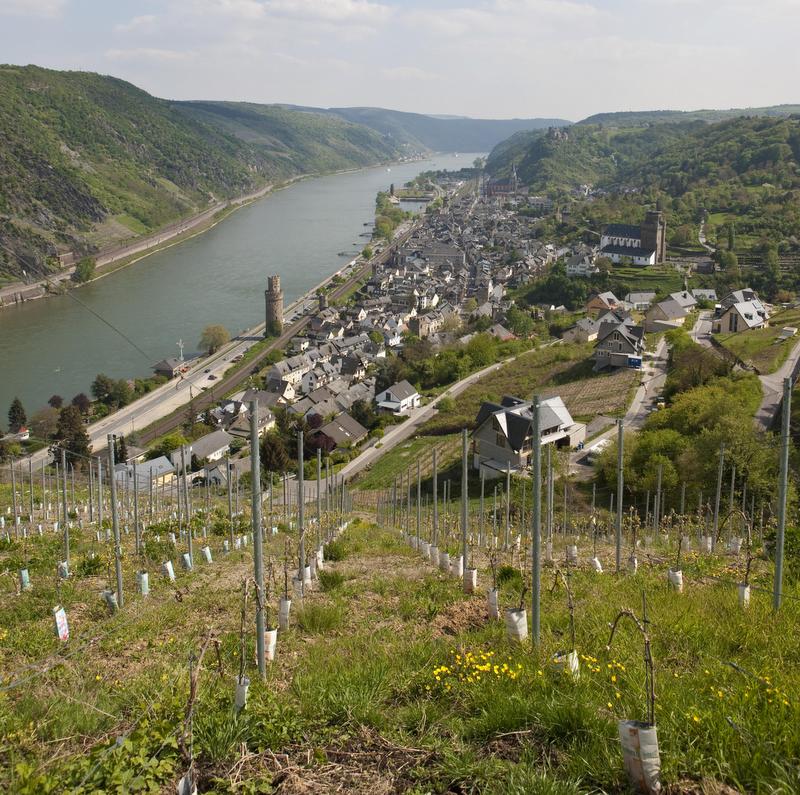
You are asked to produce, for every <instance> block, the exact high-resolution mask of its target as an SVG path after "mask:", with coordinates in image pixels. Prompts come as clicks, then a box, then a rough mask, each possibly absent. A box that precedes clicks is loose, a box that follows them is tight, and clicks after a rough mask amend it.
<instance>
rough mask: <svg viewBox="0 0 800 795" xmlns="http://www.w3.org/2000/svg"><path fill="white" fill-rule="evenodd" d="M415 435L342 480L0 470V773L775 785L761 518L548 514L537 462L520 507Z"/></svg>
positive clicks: (139, 784)
mask: <svg viewBox="0 0 800 795" xmlns="http://www.w3.org/2000/svg"><path fill="white" fill-rule="evenodd" d="M452 447H453V445H452V442H451V441H445V442H443V445H442V449H441V451H439V450H438V449H437V453H440V454H441V458H440V459H439V460H442V461H443V460H450V459H451V457H452V454H453V450H452ZM432 453H433V450H427V449H425V448H424V447H423V448H419V449H416V450H415V452H414V455H415V457H416V461H413V462H409V461H406V462H405V471H403V472H400V471H398V472H397V473H396V474H394V475H393V476H392V475H391V474H390V473H388V472H387V473H386V474H387V477H386V478H385V480H384V488H382V489H373V490H370V491H363V490H362V491H352V492H351V490H350V488H349V487H348V486H347V485H345V484H342V483H340V482H338V481H337V480H336V479H334V478H331V477H329V476H328V475H329V471H328V470H327V468H324V467H322V466H320V467H319V468H318V473H319V479H318V480H316V482H314V481H312V482H311V483H308V484H306V487H305V488H303V489H301V488H300V487H299V485H298V484H297V483H296V481H293V480H292V481H288V482H287V481H286V480H284V482H283V484H281V483H280V482H279V481H277V480H274V479H272V478H270V477H267V478H266V483H265V486H264V488H263V490H261V489H256V493H255V494H253V493H252V490H251V489H250V488H249V486H248V484H247V482H246V481H240V482H238V483H236V484H231V487H230V488H229V489H226V488H224V487H222V486H213V485H209V486H205V484H203V485H200V486H195V487H193V488H191V489H190V488H189V485H188V484H186V483H183V482H181V483H179V482H178V481H174V482H171V483H169V484H161V485H160V486H157V487H154V488H150V489H139V490H138V491H137V490H133V489H130V488H127V486H125V485H123V486H122V487H121V488H116V489H115V491H114V495H113V497H114V498H115V499H112V493H111V488H110V487H111V482H110V481H109V480H108V479H107V478H106V479H105V481H103V478H102V476H99V477H98V475H99V473H94V472H93V470H92V469H90V470H89V471H88V472H87V471H86V469H82V468H81V467H79V466H78V467H76V468H75V470H74V471H70V478H69V480H68V479H67V478H66V477H65V472H64V471H63V470H62V471H61V472H60V473H50V472H45V473H44V476H43V477H42V476H40V474H39V473H32V472H30V473H28V477H27V480H26V471H25V469H24V468H23V467H18V468H17V470H16V471H14V472H13V475H14V477H13V478H11V477H7V476H5V473H4V479H5V480H7V481H11V482H9V483H5V484H4V485H2V486H0V504H1V505H2V512H3V516H2V519H3V521H2V525H3V527H2V528H0V533H2V538H1V539H0V561H2V570H3V573H4V576H3V577H2V579H0V583H2V589H3V591H2V608H1V609H0V665H1V666H2V668H1V669H0V671H1V672H2V683H1V684H0V789H2V790H3V791H8V792H14V793H56V792H71V793H96V792H175V791H176V788H177V791H178V792H181V793H184V792H192V791H194V788H196V791H198V792H215V793H229V792H231V793H232V792H280V793H327V792H334V791H342V792H363V793H367V792H371V793H372V792H381V793H390V792H417V793H424V792H453V793H456V792H461V793H466V792H476V793H477V792H481V793H483V792H486V793H506V792H520V793H522V792H554V793H573V792H575V793H576V792H586V791H606V792H623V791H626V790H627V789H629V787H630V786H631V784H632V783H633V785H634V786H635V787H636V788H638V789H640V790H641V791H649V792H657V791H670V792H681V793H685V792H698V793H700V792H704V793H705V792H719V793H722V792H725V793H730V792H735V791H743V792H744V791H747V792H775V791H782V792H795V791H798V789H800V771H798V767H797V759H798V757H800V729H798V726H800V722H799V721H798V717H800V714H799V713H800V709H798V701H797V699H796V693H797V691H798V684H800V683H799V682H798V678H797V671H796V667H795V666H794V662H793V661H796V660H797V659H798V658H800V648H798V646H799V645H800V637H799V636H798V634H797V632H796V626H797V620H798V598H800V592H799V591H798V589H797V586H796V585H795V584H794V582H792V581H791V578H787V584H786V586H785V587H784V588H783V590H782V604H781V608H780V610H774V609H773V585H774V578H775V574H774V564H773V558H774V554H773V552H772V548H773V547H771V545H774V540H773V539H774V530H775V520H774V519H773V518H771V514H770V513H769V512H768V513H767V516H766V518H765V515H764V512H763V510H762V511H761V512H754V511H753V510H752V508H748V505H747V500H746V499H745V496H744V495H741V498H739V497H738V496H737V497H736V499H739V500H740V501H739V502H738V503H734V502H733V499H734V498H733V497H732V502H731V504H730V505H728V506H727V508H725V506H724V505H723V509H719V508H717V509H714V508H712V507H711V505H710V502H709V501H707V502H703V500H702V498H701V499H700V501H699V503H698V504H697V508H696V509H690V508H688V501H686V502H685V504H683V505H681V506H680V510H678V502H677V501H675V503H674V506H673V508H672V509H671V510H670V511H669V512H667V511H666V508H665V505H664V503H663V501H664V497H663V496H662V495H660V494H658V495H655V496H654V499H653V501H652V502H651V500H650V496H649V495H648V499H647V502H646V503H642V504H641V505H640V504H639V503H638V502H637V503H636V505H633V504H631V505H626V506H625V510H624V512H623V513H621V514H616V507H615V506H614V505H613V504H612V505H611V506H610V507H611V510H610V511H609V510H606V509H605V508H600V507H599V503H600V500H598V501H597V504H595V500H594V494H592V502H591V504H589V502H588V495H586V494H584V495H583V499H579V498H578V495H577V494H576V495H573V498H572V501H571V502H570V506H569V512H568V511H567V504H566V501H565V502H564V505H563V513H562V505H561V502H560V500H561V498H560V497H559V496H557V495H560V494H561V486H562V479H563V478H564V477H565V476H564V475H560V474H559V472H558V468H557V467H553V466H550V467H546V468H545V473H544V481H545V482H544V485H543V494H544V496H543V499H542V501H541V503H540V509H541V511H542V513H541V517H542V518H541V523H540V524H539V523H538V522H537V520H536V514H535V504H534V500H533V490H532V489H531V488H530V480H529V479H528V482H527V483H526V479H525V478H519V477H515V478H514V480H513V482H511V481H508V482H507V483H506V482H503V479H501V481H500V482H499V483H498V482H495V483H492V482H486V483H484V482H483V481H482V480H480V481H479V480H477V479H476V478H475V477H472V478H468V477H466V470H465V469H462V464H463V461H461V460H460V459H457V463H456V464H455V469H454V468H453V466H451V465H448V466H449V469H447V470H446V477H447V478H448V479H447V480H444V479H443V478H442V477H441V476H442V475H443V474H444V473H442V472H440V471H438V470H437V463H436V462H435V461H434V460H433V458H432ZM417 462H418V463H419V467H418V469H417V467H416V464H417ZM458 470H462V475H463V480H462V481H461V483H462V486H461V488H459V484H458V482H457V481H458V474H459V472H458ZM417 472H419V475H417ZM90 473H91V475H90ZM11 474H12V473H9V475H11ZM423 475H424V480H423ZM73 478H74V481H73ZM451 479H452V483H451ZM115 485H116V484H115ZM463 485H466V489H464V488H463ZM567 485H568V484H567ZM451 486H455V494H454V493H453V491H452V490H451ZM564 493H565V494H566V488H565V492H564ZM284 494H285V495H286V500H285V501H284V499H283V495H284ZM299 494H304V495H305V499H303V500H298V499H297V496H298V495H299ZM682 496H683V495H682ZM659 503H661V504H659ZM681 503H684V500H683V499H681ZM717 503H719V500H717ZM723 503H724V500H723ZM617 507H618V506H617ZM619 517H621V519H622V521H621V524H620V526H619V532H618V533H617V525H616V520H617V519H618V518H619ZM254 527H257V528H260V532H258V533H257V534H254V533H253V528H254ZM300 527H303V528H305V532H302V533H301V532H300V531H299V529H298V528H300ZM534 527H538V530H539V532H538V534H536V533H534ZM117 536H118V540H116V539H117ZM259 542H261V543H259ZM67 543H68V545H69V546H68V549H69V556H68V559H67V554H66V552H67ZM536 561H538V566H537V565H533V564H532V562H534V563H535V562H536ZM117 565H119V570H117ZM143 575H147V576H143ZM537 578H538V579H537ZM120 584H121V586H122V587H121V588H120V587H119V586H120ZM535 594H538V597H536V598H534V595H535ZM532 598H534V601H533V603H532V602H531V599H532ZM532 604H533V605H534V607H533V608H532V607H531V605H532ZM59 609H63V612H61V611H60V610H59ZM532 610H535V611H536V612H532ZM612 626H613V627H614V629H613V630H612ZM257 627H263V635H262V636H261V638H259V631H260V630H257ZM632 738H635V739H636V741H638V743H639V744H638V745H637V744H636V742H634V741H633V740H632ZM621 739H622V741H621Z"/></svg>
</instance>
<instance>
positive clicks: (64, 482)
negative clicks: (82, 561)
mask: <svg viewBox="0 0 800 795" xmlns="http://www.w3.org/2000/svg"><path fill="white" fill-rule="evenodd" d="M66 462H67V451H66V450H65V449H64V448H63V447H62V448H61V510H62V512H63V514H64V560H65V561H66V562H67V567H69V515H68V514H67V463H66ZM111 469H112V472H113V469H114V468H113V467H112V468H111ZM120 607H122V605H120Z"/></svg>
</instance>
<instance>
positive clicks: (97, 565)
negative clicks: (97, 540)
mask: <svg viewBox="0 0 800 795" xmlns="http://www.w3.org/2000/svg"><path fill="white" fill-rule="evenodd" d="M102 569H103V561H102V559H101V558H100V556H99V555H90V556H89V557H87V558H83V559H82V560H81V562H80V563H78V566H77V568H76V570H75V571H76V573H77V574H78V576H79V577H89V576H91V575H93V574H99V573H100V572H101V571H102Z"/></svg>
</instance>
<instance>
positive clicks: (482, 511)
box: [478, 467, 486, 548]
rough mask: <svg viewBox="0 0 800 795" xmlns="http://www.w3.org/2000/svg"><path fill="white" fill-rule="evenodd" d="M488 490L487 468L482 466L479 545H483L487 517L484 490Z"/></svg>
mask: <svg viewBox="0 0 800 795" xmlns="http://www.w3.org/2000/svg"><path fill="white" fill-rule="evenodd" d="M485 490H486V470H485V469H484V468H483V467H481V503H480V515H481V516H480V524H479V525H478V547H479V548H480V547H482V546H483V526H484V522H485V519H486V517H485V516H484V511H485V509H484V507H483V503H484V492H485Z"/></svg>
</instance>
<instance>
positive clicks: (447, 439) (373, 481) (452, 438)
mask: <svg viewBox="0 0 800 795" xmlns="http://www.w3.org/2000/svg"><path fill="white" fill-rule="evenodd" d="M459 443H460V435H459V434H457V433H453V434H448V435H445V436H414V438H412V439H409V440H408V441H406V442H402V443H401V444H398V445H397V446H396V447H394V448H393V449H391V450H389V452H387V453H386V454H385V455H382V456H381V457H380V458H379V459H378V460H377V461H376V462H375V463H374V464H372V466H371V467H369V469H367V470H365V472H364V474H363V475H362V476H361V477H360V478H359V481H358V487H359V488H360V489H363V490H366V491H369V490H372V489H378V488H381V487H382V486H383V485H384V484H388V483H393V482H394V479H395V477H397V476H399V475H400V474H403V475H405V474H406V473H407V472H408V470H409V467H414V466H416V462H417V459H419V458H420V457H421V456H423V455H424V454H426V453H428V452H429V451H430V450H431V449H432V447H433V446H434V445H438V446H439V454H438V457H439V462H440V463H441V464H442V465H446V464H447V463H448V462H449V461H451V460H452V459H453V458H454V457H455V456H456V455H457V451H458V449H459ZM425 463H426V464H427V463H428V462H427V457H426V458H425Z"/></svg>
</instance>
